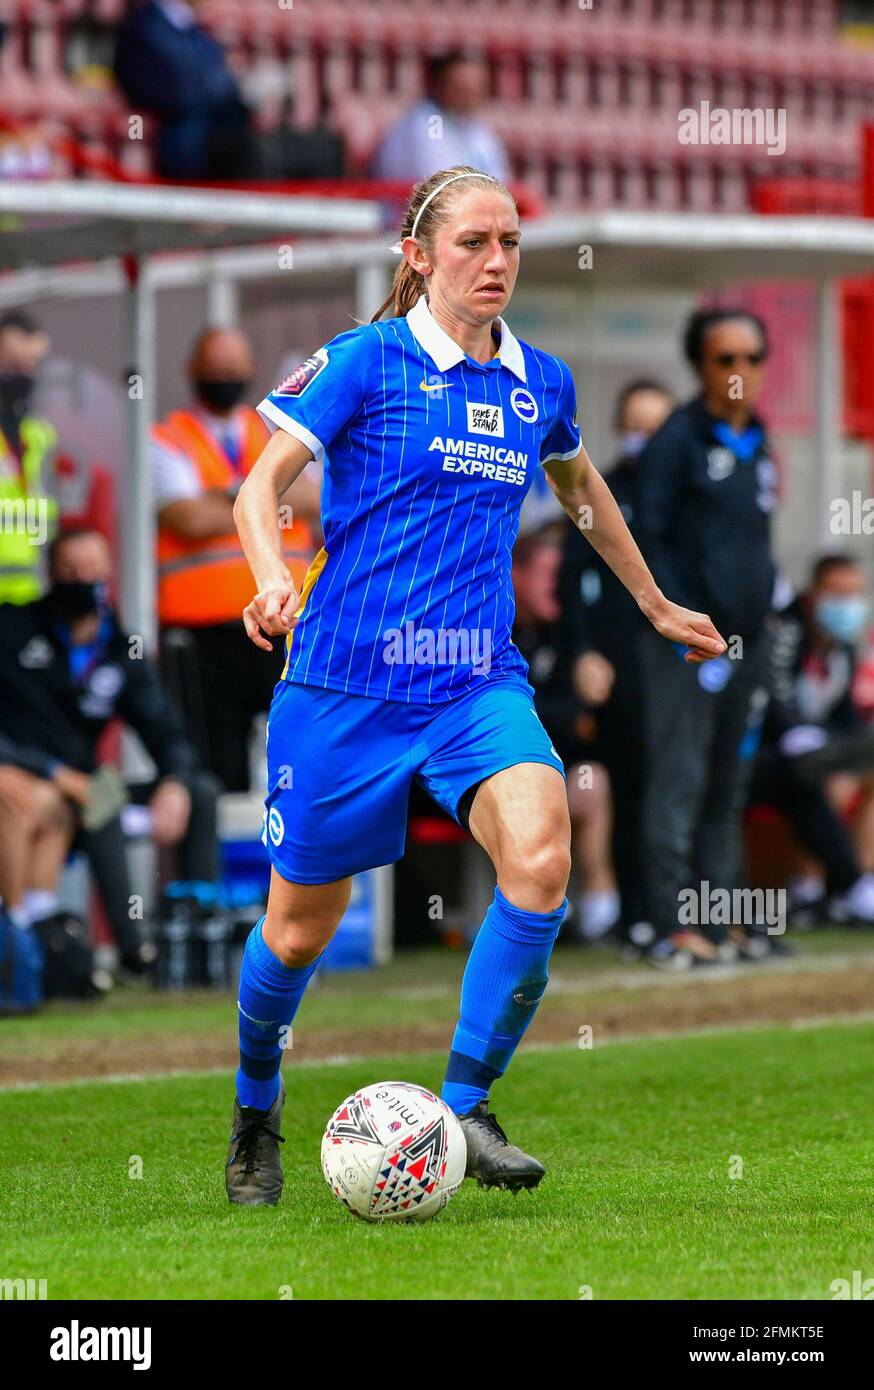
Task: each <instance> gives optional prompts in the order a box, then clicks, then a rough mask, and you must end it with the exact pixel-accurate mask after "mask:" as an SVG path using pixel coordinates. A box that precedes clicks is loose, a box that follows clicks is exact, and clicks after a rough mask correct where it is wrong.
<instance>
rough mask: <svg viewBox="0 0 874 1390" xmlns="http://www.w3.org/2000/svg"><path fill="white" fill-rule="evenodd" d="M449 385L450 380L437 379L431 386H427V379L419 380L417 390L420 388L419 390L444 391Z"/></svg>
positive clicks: (450, 383)
mask: <svg viewBox="0 0 874 1390" xmlns="http://www.w3.org/2000/svg"><path fill="white" fill-rule="evenodd" d="M451 385H452V382H451V381H438V382H436V383H435V385H433V386H429V384H428V382H427V381H420V382H419V390H420V391H445V390H446V389H447V388H448V387H450V386H451Z"/></svg>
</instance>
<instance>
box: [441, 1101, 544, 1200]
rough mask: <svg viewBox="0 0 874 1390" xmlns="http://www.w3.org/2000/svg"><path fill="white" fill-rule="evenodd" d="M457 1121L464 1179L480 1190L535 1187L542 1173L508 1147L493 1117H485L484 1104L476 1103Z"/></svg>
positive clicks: (538, 1165)
mask: <svg viewBox="0 0 874 1390" xmlns="http://www.w3.org/2000/svg"><path fill="white" fill-rule="evenodd" d="M458 1120H459V1123H460V1125H461V1128H462V1130H463V1131H464V1137H465V1140H466V1142H467V1171H466V1172H465V1177H467V1178H476V1180H477V1182H478V1183H479V1185H480V1187H503V1188H506V1189H507V1190H508V1191H510V1192H518V1191H519V1190H520V1188H523V1187H536V1186H537V1184H538V1183H539V1182H540V1179H541V1178H542V1177H543V1175H544V1173H545V1172H546V1169H545V1168H544V1166H543V1164H542V1163H538V1161H537V1159H536V1158H532V1157H531V1155H530V1154H526V1153H523V1152H522V1150H521V1149H517V1147H516V1145H515V1144H511V1143H510V1141H509V1140H508V1138H507V1136H506V1134H505V1133H504V1131H503V1130H502V1129H501V1126H500V1125H499V1124H498V1122H497V1120H496V1119H495V1117H494V1115H490V1114H489V1106H488V1101H485V1100H481V1101H478V1102H477V1104H476V1105H475V1106H474V1107H473V1109H472V1110H469V1111H468V1113H467V1114H466V1115H459V1117H458Z"/></svg>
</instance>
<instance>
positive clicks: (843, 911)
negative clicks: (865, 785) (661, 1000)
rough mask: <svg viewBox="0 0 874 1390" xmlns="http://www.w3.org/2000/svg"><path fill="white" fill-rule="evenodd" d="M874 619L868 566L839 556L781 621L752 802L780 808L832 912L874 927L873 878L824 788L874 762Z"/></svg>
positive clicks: (816, 572)
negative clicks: (821, 879) (869, 660)
mask: <svg viewBox="0 0 874 1390" xmlns="http://www.w3.org/2000/svg"><path fill="white" fill-rule="evenodd" d="M869 616H870V606H869V604H868V601H867V598H866V596H865V578H864V574H863V571H862V567H861V565H859V564H858V562H856V561H855V560H852V559H851V558H849V557H848V556H844V555H838V554H835V555H823V556H821V557H820V558H819V559H818V560H817V561H816V563H815V564H814V566H813V572H812V576H811V581H810V586H809V588H808V590H807V592H806V593H805V594H803V595H802V596H801V598H796V599H794V600H793V601H792V602H790V603H789V604H787V605H786V606H785V607H784V608H782V609H781V610H780V612H779V613H776V614H775V615H774V617H773V619H772V629H773V632H772V640H771V660H770V667H769V688H770V695H771V703H770V707H769V709H768V715H767V718H766V720H765V727H764V736H763V739H762V746H761V749H760V752H759V755H758V758H757V760H756V767H755V774H754V776H753V781H752V785H751V787H750V801H752V802H766V803H770V804H772V805H775V806H777V807H778V808H779V809H780V811H782V813H783V814H784V815H785V816H786V818H787V820H788V821H789V824H790V825H791V826H792V829H793V830H794V831H795V833H796V835H797V836H798V839H799V840H800V842H801V844H802V846H803V847H804V849H805V850H806V851H807V852H808V853H809V854H810V855H812V856H813V857H814V858H816V859H817V860H819V861H820V862H821V863H822V864H823V865H824V867H825V871H826V890H827V893H828V894H829V896H830V898H831V903H830V910H831V912H832V913H833V914H834V915H835V916H836V917H838V918H848V919H849V918H855V919H856V920H858V921H862V922H874V873H863V870H862V866H861V864H860V862H859V857H858V855H857V853H856V849H855V847H854V845H853V842H852V839H851V837H850V834H849V832H848V831H847V828H846V826H845V825H844V822H843V821H842V819H841V817H840V815H839V814H838V812H837V811H836V810H835V809H834V807H833V806H832V804H831V802H830V800H829V798H828V795H827V793H826V790H825V787H824V785H823V783H824V782H825V781H826V778H827V776H828V775H830V774H831V773H834V772H838V771H842V772H856V773H863V772H864V771H866V770H867V769H868V768H870V765H871V759H872V757H874V730H870V731H869V730H867V728H866V724H865V721H864V719H863V718H862V715H861V713H860V712H859V710H858V709H857V708H856V705H855V703H854V701H853V693H852V691H853V677H854V674H855V669H856V643H857V642H859V641H860V640H861V639H862V638H863V636H864V633H865V627H866V624H867V622H868V620H869ZM817 761H819V763H820V769H819V770H818V769H817V766H816V764H817ZM819 897H821V894H820V895H819ZM812 902H813V899H812V898H808V899H807V901H806V902H805V901H804V900H803V899H802V901H801V902H800V903H799V904H798V905H799V906H800V907H802V908H808V909H809V908H810V906H811V905H812ZM817 905H818V906H819V905H821V904H820V903H819V902H818V903H817ZM790 911H791V904H790Z"/></svg>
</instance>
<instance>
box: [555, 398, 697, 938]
mask: <svg viewBox="0 0 874 1390" xmlns="http://www.w3.org/2000/svg"><path fill="white" fill-rule="evenodd" d="M672 405H673V398H672V396H671V394H670V392H669V391H667V390H666V389H665V387H664V386H661V385H660V384H659V383H658V382H657V381H651V380H649V379H643V378H642V379H639V380H637V381H631V382H629V383H628V384H627V385H626V386H625V387H624V388H623V389H622V391H621V392H620V393H619V397H618V400H617V402H616V409H615V416H614V426H615V430H616V435H617V438H618V442H619V455H618V458H617V459H616V461H615V463H614V464H613V466H612V467H611V468H610V469H609V471H608V472H607V473H606V475H605V476H606V480H607V483H608V485H609V487H610V491H611V492H612V493H613V496H614V497H615V498H616V501H617V502H618V504H619V507H620V509H621V511H622V515H623V516H624V518H625V521H626V523H627V524H628V527H629V529H630V530H631V533H632V535H633V536H635V537H636V535H637V529H638V512H639V507H638V493H639V490H640V489H639V483H640V475H639V472H638V459H639V457H640V454H641V451H642V450H643V448H644V446H645V445H646V442H647V440H648V439H649V438H650V436H651V435H653V434H654V433H655V431H656V430H657V429H659V428H660V426H661V425H663V424H664V421H665V419H666V417H667V416H668V415H669V414H670V411H671V407H672ZM563 542H564V556H563V560H562V567H561V572H560V575H559V600H560V603H561V607H562V612H563V614H564V620H565V628H566V633H567V642H568V644H569V649H570V651H571V652H572V653H574V654H576V655H577V656H579V657H582V658H583V659H582V660H581V661H580V662H579V664H578V668H577V669H578V673H579V674H578V678H577V693H578V694H579V696H580V698H581V699H582V700H583V701H584V703H586V704H589V705H591V704H595V703H598V701H597V699H595V698H593V696H596V695H597V694H599V693H600V692H601V690H602V688H603V687H604V686H606V687H607V688H608V689H609V693H608V695H607V698H606V699H605V700H603V702H602V703H600V704H599V707H598V711H597V751H598V755H599V757H600V758H602V759H603V761H604V763H605V765H606V768H607V772H608V774H609V777H610V786H611V790H612V793H613V845H612V854H613V863H614V865H615V869H616V876H617V878H618V880H619V891H620V896H621V901H622V927H623V935H624V936H625V937H626V939H627V940H628V941H630V942H631V943H632V945H634V946H638V947H640V946H644V945H648V944H649V942H650V940H651V936H652V927H651V925H650V923H649V911H648V906H647V899H646V884H645V879H644V856H643V841H642V830H643V827H642V801H643V793H644V737H643V719H642V711H641V696H640V687H641V671H640V638H641V633H642V632H643V630H644V629H645V628H646V627H647V626H648V624H647V622H646V619H645V618H644V617H643V615H642V614H641V612H640V609H639V608H638V606H637V604H636V603H635V601H634V599H633V598H632V597H631V595H630V594H629V592H628V590H627V589H626V588H625V585H624V584H622V583H620V581H619V580H618V579H617V578H616V576H615V574H614V573H613V571H612V570H611V569H610V567H609V565H607V564H605V562H604V561H603V560H602V559H601V557H600V555H599V554H598V552H597V551H596V550H595V549H594V548H593V547H592V546H591V545H590V544H589V542H588V541H587V539H586V533H585V531H581V530H580V529H579V527H577V526H575V525H574V523H573V522H572V521H571V519H570V517H568V518H567V519H566V524H565V529H564V536H563ZM584 653H586V654H587V655H586V656H583V654H584Z"/></svg>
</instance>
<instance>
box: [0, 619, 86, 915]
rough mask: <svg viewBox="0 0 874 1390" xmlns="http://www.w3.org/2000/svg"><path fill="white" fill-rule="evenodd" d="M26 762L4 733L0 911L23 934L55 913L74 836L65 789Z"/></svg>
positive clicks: (0, 740) (0, 793)
mask: <svg viewBox="0 0 874 1390" xmlns="http://www.w3.org/2000/svg"><path fill="white" fill-rule="evenodd" d="M2 611H3V610H2V608H0V613H2ZM26 758H27V754H26V752H25V751H24V750H23V749H22V748H21V747H20V746H19V745H18V744H17V743H16V742H15V741H14V740H12V739H10V738H7V737H6V736H5V735H4V734H2V733H0V898H2V900H3V906H2V909H0V910H2V911H3V912H5V914H6V916H7V917H8V918H9V919H10V920H11V921H12V923H13V924H14V926H16V927H19V928H22V929H28V928H32V927H34V926H36V924H37V923H39V922H43V921H45V920H46V918H49V917H51V916H53V915H54V913H55V912H56V911H57V907H58V894H57V886H58V880H59V878H60V875H61V870H62V868H63V866H64V861H65V859H66V857H67V853H68V851H69V848H70V845H71V843H72V841H73V835H74V833H75V817H74V815H73V811H72V808H71V806H70V803H69V802H68V801H67V800H66V798H65V796H64V793H63V791H62V790H61V787H60V786H58V785H55V784H54V783H53V782H51V781H48V780H47V779H46V778H45V777H44V776H41V775H40V774H39V772H38V771H32V770H30V769H29V768H28V767H27V766H22V763H21V760H22V759H24V760H26ZM38 766H39V764H38Z"/></svg>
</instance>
